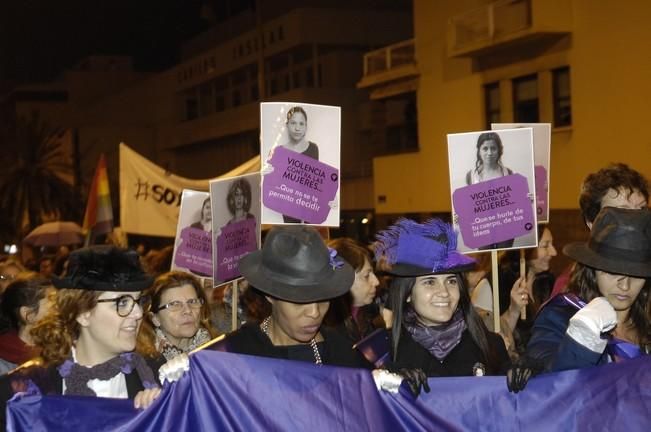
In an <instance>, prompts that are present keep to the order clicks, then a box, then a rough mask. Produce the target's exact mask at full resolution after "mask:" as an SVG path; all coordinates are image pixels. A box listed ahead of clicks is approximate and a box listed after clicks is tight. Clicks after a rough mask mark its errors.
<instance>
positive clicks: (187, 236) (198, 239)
mask: <svg viewBox="0 0 651 432" xmlns="http://www.w3.org/2000/svg"><path fill="white" fill-rule="evenodd" d="M210 244H211V233H210V232H208V231H203V230H201V229H197V228H192V227H186V228H183V229H182V230H181V243H180V245H179V247H178V249H177V251H176V256H175V257H174V264H175V265H176V266H177V267H179V268H185V269H188V270H190V271H191V272H192V273H196V274H198V275H201V276H210V275H211V273H212V248H211V247H210Z"/></svg>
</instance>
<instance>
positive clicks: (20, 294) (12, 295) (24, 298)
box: [0, 273, 54, 374]
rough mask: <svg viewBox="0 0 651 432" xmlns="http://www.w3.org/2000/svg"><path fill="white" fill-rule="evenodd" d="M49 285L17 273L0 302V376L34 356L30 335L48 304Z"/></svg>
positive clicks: (52, 289)
mask: <svg viewBox="0 0 651 432" xmlns="http://www.w3.org/2000/svg"><path fill="white" fill-rule="evenodd" d="M53 294H54V287H53V286H52V282H50V281H49V280H48V279H45V278H43V277H42V276H40V275H38V274H37V273H25V274H23V275H21V274H19V276H18V278H16V279H14V280H13V282H11V283H10V284H9V286H8V287H7V289H6V290H5V292H4V293H3V295H2V299H1V300H0V374H3V373H6V372H9V371H10V370H12V369H13V368H15V367H16V366H18V365H20V364H22V363H24V362H26V361H28V360H30V359H32V358H33V357H35V356H36V355H37V354H38V351H37V350H36V349H35V347H34V340H33V339H32V336H31V334H30V331H31V329H32V327H34V325H35V324H36V323H37V322H38V321H39V320H40V319H41V318H43V316H45V315H46V314H47V312H48V310H49V309H50V306H51V304H52V295H53Z"/></svg>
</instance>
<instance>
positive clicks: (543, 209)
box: [534, 165, 549, 222]
mask: <svg viewBox="0 0 651 432" xmlns="http://www.w3.org/2000/svg"><path fill="white" fill-rule="evenodd" d="M534 177H535V179H536V212H537V214H538V219H539V222H540V220H541V219H542V220H543V221H547V219H549V217H548V213H547V211H548V210H547V191H548V188H549V182H548V180H547V170H546V169H545V167H544V166H542V165H536V166H534Z"/></svg>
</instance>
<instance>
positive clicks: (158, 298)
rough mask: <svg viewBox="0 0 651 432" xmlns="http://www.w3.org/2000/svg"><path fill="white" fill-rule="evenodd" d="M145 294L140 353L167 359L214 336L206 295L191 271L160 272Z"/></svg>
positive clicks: (191, 348) (187, 350) (139, 340)
mask: <svg viewBox="0 0 651 432" xmlns="http://www.w3.org/2000/svg"><path fill="white" fill-rule="evenodd" d="M145 294H146V295H147V296H148V297H149V298H150V299H151V304H150V308H149V311H148V313H147V314H146V315H145V319H144V322H143V325H142V329H141V330H140V334H139V335H138V348H137V349H138V351H139V352H141V353H142V354H144V355H146V356H148V357H152V358H155V357H157V356H159V355H163V356H164V357H165V359H166V360H171V359H172V358H174V357H176V356H177V355H179V354H182V353H188V352H190V351H192V350H193V349H195V348H197V347H198V346H200V345H202V344H204V343H205V342H208V341H209V340H210V339H212V338H213V337H214V336H216V334H215V332H214V331H213V329H212V327H211V326H210V321H209V317H210V309H209V305H208V302H207V300H206V295H205V293H204V291H203V289H202V287H201V283H200V282H199V280H198V279H197V278H196V277H194V276H192V275H191V274H189V273H185V272H180V271H172V272H167V273H163V274H162V275H160V276H158V277H157V278H156V280H155V281H154V284H153V285H152V286H151V288H149V289H148V290H147V291H146V292H145Z"/></svg>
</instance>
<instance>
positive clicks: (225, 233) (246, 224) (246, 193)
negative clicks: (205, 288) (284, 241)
mask: <svg viewBox="0 0 651 432" xmlns="http://www.w3.org/2000/svg"><path fill="white" fill-rule="evenodd" d="M210 199H211V203H212V214H213V219H212V224H213V225H212V226H213V228H212V232H213V239H212V242H213V243H212V244H213V245H214V248H213V252H214V253H213V281H214V285H218V284H219V283H222V282H225V281H229V280H232V279H235V278H237V277H239V276H240V272H239V270H238V263H239V260H240V259H241V258H242V257H244V256H245V255H246V254H248V253H249V252H252V251H254V250H257V249H258V248H259V246H260V223H259V222H258V221H259V220H260V174H259V173H255V174H247V175H243V176H238V177H232V178H227V179H220V180H213V181H211V182H210Z"/></svg>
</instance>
